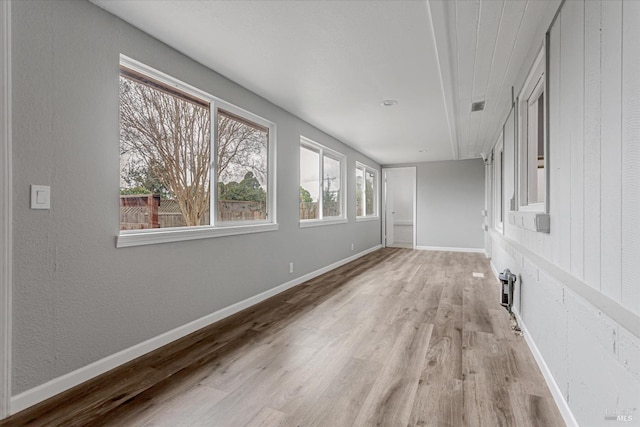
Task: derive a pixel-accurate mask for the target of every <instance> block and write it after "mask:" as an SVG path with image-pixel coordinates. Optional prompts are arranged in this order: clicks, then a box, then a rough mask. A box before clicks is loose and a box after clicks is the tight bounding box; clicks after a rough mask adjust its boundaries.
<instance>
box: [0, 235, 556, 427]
mask: <svg viewBox="0 0 640 427" xmlns="http://www.w3.org/2000/svg"><path fill="white" fill-rule="evenodd" d="M474 272H478V273H483V274H484V275H485V278H484V279H483V278H475V277H473V275H472V273H474ZM499 289H500V287H499V285H498V283H497V281H496V280H495V278H494V276H493V274H492V273H491V271H490V270H489V264H488V261H487V259H486V258H485V257H484V256H483V255H480V254H467V253H453V252H426V251H413V250H408V249H396V248H386V249H382V250H379V251H376V252H374V253H372V254H369V255H367V256H365V257H363V258H360V259H358V260H357V261H354V262H352V263H350V264H347V265H345V266H343V267H341V268H338V269H336V270H334V271H331V272H329V273H327V274H324V275H322V276H320V277H317V278H315V279H313V280H311V281H309V282H306V283H304V284H302V285H300V286H298V287H296V288H294V289H291V290H289V291H287V292H285V293H282V294H280V295H278V296H276V297H274V298H272V299H270V300H268V301H265V302H264V303H261V304H259V305H257V306H254V307H252V308H250V309H247V310H245V311H243V312H241V313H238V314H236V315H234V316H232V317H230V318H228V319H225V320H224V321H222V322H219V323H216V324H214V325H212V326H210V327H208V328H205V329H203V330H201V331H198V332H196V333H194V334H192V335H190V336H188V337H185V338H184V339H182V340H180V341H177V342H175V343H172V344H170V345H168V346H166V347H163V348H162V349H159V350H157V351H155V352H153V353H151V354H149V355H147V356H143V357H141V358H140V359H137V360H135V361H133V362H131V363H129V364H127V365H126V366H124V367H121V368H118V369H117V370H115V371H113V372H110V373H108V374H105V375H103V376H101V377H99V378H97V379H95V380H92V381H90V382H89V383H87V384H85V385H82V386H79V387H77V388H76V389H74V390H71V391H69V392H66V393H64V394H62V395H60V396H58V397H55V398H53V399H50V400H49V401H47V402H44V403H43V404H40V405H38V406H37V407H35V408H31V409H28V410H26V411H24V412H23V413H20V414H17V415H16V416H14V417H12V418H10V419H8V420H5V421H4V422H0V426H9V425H11V426H14V425H16V426H17V425H29V426H56V425H64V426H71V425H74V426H75V425H77V426H80V425H91V426H118V427H122V426H245V425H246V426H331V427H336V426H338V427H339V426H454V427H460V426H490V427H495V426H545V427H546V426H563V425H564V423H563V421H562V418H561V416H560V413H559V412H558V409H557V407H556V406H555V404H554V402H553V399H552V397H551V394H550V392H549V390H548V389H547V387H546V385H545V382H544V379H543V377H542V374H541V373H540V371H539V370H538V367H537V365H536V364H535V361H534V359H533V357H532V355H531V353H530V352H529V350H528V348H527V346H526V343H525V342H524V339H523V338H522V337H521V336H517V335H516V334H514V333H513V332H512V331H511V329H510V320H509V315H508V313H507V311H506V310H504V309H503V308H502V307H501V306H500V304H499V298H498V293H499Z"/></svg>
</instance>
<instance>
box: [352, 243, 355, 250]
mask: <svg viewBox="0 0 640 427" xmlns="http://www.w3.org/2000/svg"><path fill="white" fill-rule="evenodd" d="M351 250H352V251H355V250H356V245H355V244H354V243H352V244H351Z"/></svg>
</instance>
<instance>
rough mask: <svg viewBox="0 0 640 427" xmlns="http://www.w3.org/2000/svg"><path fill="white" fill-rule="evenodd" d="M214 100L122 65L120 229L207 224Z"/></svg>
mask: <svg viewBox="0 0 640 427" xmlns="http://www.w3.org/2000/svg"><path fill="white" fill-rule="evenodd" d="M209 111H210V109H209V104H207V103H206V102H205V101H202V100H198V99H195V98H194V97H192V96H190V95H187V94H182V93H180V92H179V91H177V90H175V89H173V88H171V87H169V86H167V85H164V84H162V83H160V82H156V81H154V80H153V79H150V78H147V77H145V76H142V75H140V74H138V73H136V72H133V71H131V70H128V69H126V68H124V67H123V68H121V73H120V229H121V230H132V229H145V228H166V227H184V226H197V225H208V224H209V223H210V222H209V204H210V199H209V195H210V191H209V185H210V183H209V175H210V163H211V162H210V160H211V143H210V140H211V138H210V137H211V135H210V129H211V126H210V113H209Z"/></svg>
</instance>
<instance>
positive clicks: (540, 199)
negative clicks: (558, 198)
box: [518, 50, 547, 211]
mask: <svg viewBox="0 0 640 427" xmlns="http://www.w3.org/2000/svg"><path fill="white" fill-rule="evenodd" d="M544 88H545V76H544V50H543V51H542V52H540V54H539V56H538V59H537V60H536V63H535V64H534V67H533V69H532V70H531V73H530V75H529V78H528V79H527V81H526V82H525V85H524V87H523V89H522V92H521V93H520V97H519V102H518V105H519V118H520V120H519V122H520V130H519V135H520V143H519V153H520V155H519V164H520V174H519V178H520V185H519V189H520V191H519V201H520V203H519V204H520V207H521V208H524V209H525V210H536V211H543V210H544V209H545V208H544V204H545V199H546V188H547V182H546V181H547V171H546V168H545V160H546V159H545V157H546V153H545V145H546V144H545V132H546V114H545V95H544Z"/></svg>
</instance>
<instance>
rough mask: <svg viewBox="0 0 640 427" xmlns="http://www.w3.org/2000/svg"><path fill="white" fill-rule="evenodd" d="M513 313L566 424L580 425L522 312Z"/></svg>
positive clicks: (571, 425)
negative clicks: (521, 315)
mask: <svg viewBox="0 0 640 427" xmlns="http://www.w3.org/2000/svg"><path fill="white" fill-rule="evenodd" d="M491 267H492V269H493V270H494V272H495V267H494V266H493V264H492V265H491ZM513 314H514V315H515V317H516V320H517V321H518V326H520V330H521V331H522V334H523V335H524V340H525V341H526V343H527V345H528V346H529V350H531V353H532V354H533V357H534V359H536V363H537V364H538V368H540V371H541V372H542V376H544V380H545V381H546V383H547V387H549V390H550V391H551V395H552V396H553V400H554V401H555V402H556V406H558V409H559V410H560V414H561V415H562V418H563V419H564V422H565V424H567V427H579V426H578V422H577V421H576V419H575V417H574V416H573V413H572V412H571V408H569V404H568V403H567V401H566V400H565V398H564V395H563V394H562V391H561V390H560V387H558V384H557V383H556V380H555V378H553V375H552V374H551V371H550V370H549V367H548V366H547V363H546V362H545V361H544V358H543V357H542V354H541V353H540V350H538V347H537V346H536V343H535V342H534V341H533V338H532V337H531V334H529V331H528V330H527V327H526V325H525V324H524V322H523V321H522V317H520V313H519V312H518V310H516V309H515V307H514V308H513Z"/></svg>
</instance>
